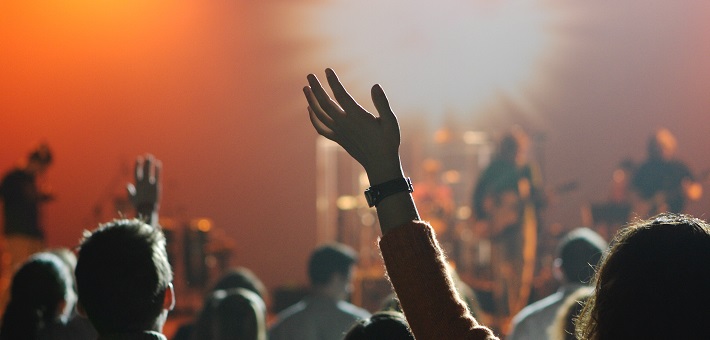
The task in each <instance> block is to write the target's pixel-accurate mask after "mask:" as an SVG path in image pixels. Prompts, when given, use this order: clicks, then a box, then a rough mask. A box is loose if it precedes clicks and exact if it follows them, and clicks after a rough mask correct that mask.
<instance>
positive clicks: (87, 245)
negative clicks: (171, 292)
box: [76, 219, 173, 334]
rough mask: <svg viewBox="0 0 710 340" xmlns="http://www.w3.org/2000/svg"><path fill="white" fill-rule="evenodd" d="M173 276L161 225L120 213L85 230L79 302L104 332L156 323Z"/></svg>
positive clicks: (145, 327) (150, 326) (146, 327)
mask: <svg viewBox="0 0 710 340" xmlns="http://www.w3.org/2000/svg"><path fill="white" fill-rule="evenodd" d="M172 279H173V273H172V270H171V268H170V264H169V263H168V256H167V252H166V250H165V236H164V235H163V232H162V231H161V229H160V228H156V227H153V226H151V225H148V224H146V223H144V222H143V221H141V220H138V219H119V220H114V221H113V222H109V223H106V224H103V225H100V226H99V228H97V229H96V230H95V231H94V232H85V233H84V240H83V241H82V243H81V248H80V250H79V259H78V262H77V265H76V282H77V289H78V293H79V303H80V304H81V305H82V307H83V308H84V310H85V311H86V314H87V316H88V317H89V320H91V322H92V323H93V325H94V327H96V330H97V331H98V332H99V333H100V334H106V333H116V332H131V331H143V330H149V329H153V326H154V325H155V322H156V320H157V319H158V317H159V316H160V314H161V313H162V310H163V302H164V299H165V294H166V291H167V289H168V287H169V285H170V282H171V281H172Z"/></svg>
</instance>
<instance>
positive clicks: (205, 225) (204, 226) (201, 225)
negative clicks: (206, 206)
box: [195, 218, 212, 233]
mask: <svg viewBox="0 0 710 340" xmlns="http://www.w3.org/2000/svg"><path fill="white" fill-rule="evenodd" d="M195 225H196V226H197V229H198V230H199V231H201V232H204V233H206V232H209V231H210V230H212V220H210V219H208V218H201V219H199V220H197V222H196V223H195Z"/></svg>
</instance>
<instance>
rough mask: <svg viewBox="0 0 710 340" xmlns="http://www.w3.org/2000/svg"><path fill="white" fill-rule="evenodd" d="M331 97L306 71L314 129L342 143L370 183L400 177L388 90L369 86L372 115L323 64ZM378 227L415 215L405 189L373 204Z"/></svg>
mask: <svg viewBox="0 0 710 340" xmlns="http://www.w3.org/2000/svg"><path fill="white" fill-rule="evenodd" d="M325 74H326V77H327V79H328V85H330V89H331V90H332V91H333V96H334V97H335V100H333V99H331V98H330V96H329V95H328V94H327V93H326V92H325V90H324V89H323V86H321V84H320V82H319V81H318V78H316V76H315V75H313V74H309V75H308V84H309V86H306V87H305V88H303V92H304V93H305V94H306V100H307V101H308V113H309V116H310V118H311V123H312V124H313V127H315V129H316V131H318V133H319V134H320V135H322V136H324V137H325V138H328V139H330V140H332V141H334V142H336V143H338V144H339V145H340V146H342V147H343V149H345V151H347V152H348V153H349V154H350V155H351V156H352V157H353V158H355V160H356V161H358V162H359V163H360V164H361V165H362V166H363V167H364V168H365V171H366V172H367V177H368V178H369V179H370V185H377V184H380V183H384V182H387V181H389V180H391V179H396V178H401V177H404V173H403V172H402V165H401V163H400V161H399V143H400V133H399V123H398V122H397V117H396V116H395V115H394V113H393V112H392V109H391V108H390V105H389V102H388V101H387V96H385V93H384V91H382V88H381V87H380V86H379V85H375V86H373V87H372V90H371V95H372V102H373V103H374V104H375V108H376V109H377V112H378V114H379V117H375V116H374V115H372V114H371V113H369V112H367V110H365V109H363V108H362V107H361V106H360V105H359V104H358V103H357V102H356V101H355V100H354V99H353V98H352V97H351V96H350V94H348V92H347V91H346V90H345V88H344V87H343V85H342V84H341V83H340V80H339V79H338V77H337V76H336V75H335V72H333V70H331V69H327V70H325ZM377 216H378V218H379V220H380V228H381V229H382V233H383V234H384V233H386V232H388V231H389V230H391V229H392V228H395V227H397V226H400V225H403V224H405V223H408V222H411V221H413V220H418V219H419V214H418V213H417V208H416V206H415V205H414V201H413V200H412V195H411V194H409V193H408V192H401V193H398V194H394V195H391V196H388V197H387V198H385V199H384V200H383V201H382V202H381V203H380V204H379V205H378V206H377Z"/></svg>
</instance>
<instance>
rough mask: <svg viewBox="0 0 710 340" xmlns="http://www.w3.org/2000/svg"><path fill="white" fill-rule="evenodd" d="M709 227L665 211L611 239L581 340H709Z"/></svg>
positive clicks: (579, 328) (583, 317)
mask: <svg viewBox="0 0 710 340" xmlns="http://www.w3.org/2000/svg"><path fill="white" fill-rule="evenodd" d="M708 264H710V225H708V223H707V222H705V221H703V220H700V219H697V218H694V217H691V216H687V215H679V214H672V213H666V214H661V215H658V216H655V217H653V218H651V219H648V220H640V221H637V222H635V223H633V224H632V225H631V226H628V227H626V228H624V229H622V230H621V231H619V233H617V235H616V237H615V238H614V240H613V241H612V244H611V247H610V249H609V252H608V253H607V255H606V256H605V257H604V258H603V259H602V261H601V265H600V267H599V271H598V272H597V274H596V276H595V280H594V282H595V288H596V289H595V292H594V295H592V297H590V299H589V301H588V302H587V304H586V305H585V307H584V309H583V311H582V314H581V316H580V318H579V321H578V323H577V327H576V331H577V337H578V338H580V339H710V328H709V327H708V325H707V322H708V320H709V319H710V308H708V306H710V289H708V287H710V266H709V265H708Z"/></svg>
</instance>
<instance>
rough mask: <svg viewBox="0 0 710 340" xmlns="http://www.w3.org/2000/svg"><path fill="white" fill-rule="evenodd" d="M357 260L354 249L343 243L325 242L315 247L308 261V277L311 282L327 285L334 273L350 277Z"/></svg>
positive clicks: (316, 284)
mask: <svg viewBox="0 0 710 340" xmlns="http://www.w3.org/2000/svg"><path fill="white" fill-rule="evenodd" d="M355 262H357V254H356V253H355V251H354V250H353V249H352V248H350V247H348V246H346V245H344V244H338V243H333V244H327V245H324V246H320V247H318V248H316V250H314V251H313V253H311V258H310V260H309V261H308V278H309V279H310V280H311V284H313V285H315V286H318V285H327V284H328V283H330V282H331V280H332V279H333V277H334V275H340V276H342V277H350V272H351V270H352V268H353V265H355Z"/></svg>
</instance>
